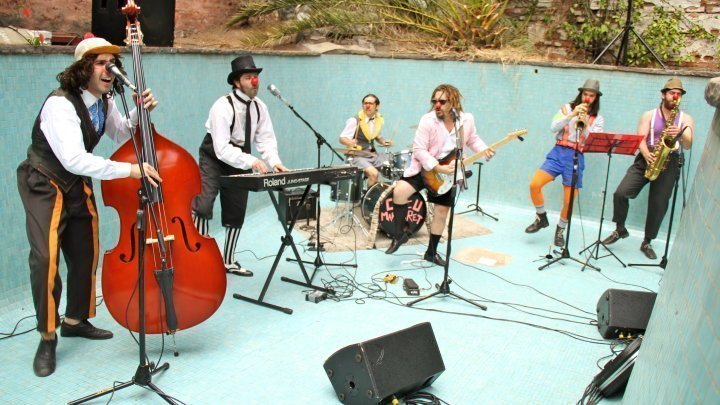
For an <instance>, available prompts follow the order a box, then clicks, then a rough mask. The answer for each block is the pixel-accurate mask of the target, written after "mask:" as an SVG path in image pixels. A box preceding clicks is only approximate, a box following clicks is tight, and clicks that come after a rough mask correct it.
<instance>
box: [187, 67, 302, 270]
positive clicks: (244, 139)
mask: <svg viewBox="0 0 720 405" xmlns="http://www.w3.org/2000/svg"><path fill="white" fill-rule="evenodd" d="M230 66H231V69H232V71H231V72H230V74H229V75H228V77H227V82H228V84H229V85H231V86H232V91H231V92H230V93H229V94H227V95H225V96H223V97H220V98H219V99H218V100H217V101H215V103H214V104H213V106H212V107H211V108H210V114H209V117H208V120H207V122H206V123H205V127H206V129H207V134H206V135H205V138H204V139H203V142H202V144H201V145H200V160H199V162H200V176H201V178H202V191H201V193H200V195H198V196H196V197H195V199H194V200H193V204H192V209H193V219H194V222H195V227H197V229H198V231H200V233H202V234H204V235H208V234H209V233H210V232H209V231H210V230H209V222H210V220H211V219H212V215H213V205H214V204H215V197H217V195H218V193H220V209H221V221H222V226H223V227H225V247H224V249H223V258H224V260H225V269H226V271H227V272H228V273H232V274H235V275H239V276H246V277H250V276H252V275H253V273H252V271H250V270H248V269H246V268H243V267H242V266H241V265H240V264H239V263H238V262H237V261H235V247H236V245H237V242H238V238H239V236H240V229H242V226H243V222H244V221H245V211H246V209H247V202H248V190H245V189H238V188H230V187H227V186H223V185H221V184H220V176H227V175H233V174H245V173H252V172H253V171H256V172H259V173H267V172H268V171H270V169H269V168H268V165H269V166H270V167H271V168H272V170H273V171H276V172H283V171H287V170H288V169H287V168H286V167H285V166H283V164H282V162H281V161H280V156H279V155H278V147H277V140H276V139H275V131H274V130H273V126H272V122H271V120H270V114H269V113H268V109H267V106H266V105H265V103H264V102H262V100H260V99H259V98H257V93H258V89H259V86H260V80H259V77H258V75H259V74H260V72H261V71H262V68H258V67H256V66H255V62H254V60H253V58H252V56H251V55H241V56H238V57H237V58H235V59H234V60H233V61H232V62H231V64H230ZM253 148H255V149H256V150H257V151H259V152H260V155H261V156H262V160H261V159H258V158H256V157H255V156H253V155H252V150H253ZM265 162H267V165H266V164H265Z"/></svg>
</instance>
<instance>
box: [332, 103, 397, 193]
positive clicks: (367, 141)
mask: <svg viewBox="0 0 720 405" xmlns="http://www.w3.org/2000/svg"><path fill="white" fill-rule="evenodd" d="M378 108H380V99H379V98H377V96H376V95H374V94H368V95H367V96H365V97H363V99H362V110H360V112H358V114H357V115H356V116H354V117H352V118H348V120H347V121H346V122H345V128H344V129H343V131H342V133H341V134H340V143H341V144H343V145H345V146H347V147H348V148H351V149H357V150H362V151H365V152H370V153H373V156H371V157H364V156H356V157H355V158H354V159H353V164H354V165H355V166H357V167H359V168H360V170H362V171H363V172H364V173H365V176H367V179H368V184H367V185H368V189H369V188H370V187H372V186H373V185H375V183H377V181H378V169H379V168H381V167H383V165H384V164H385V163H387V162H388V156H387V155H386V154H384V153H377V152H376V150H375V142H377V143H378V145H382V146H390V145H392V144H391V142H390V141H386V140H385V139H383V137H382V127H383V123H384V119H383V117H382V115H380V112H379V111H378Z"/></svg>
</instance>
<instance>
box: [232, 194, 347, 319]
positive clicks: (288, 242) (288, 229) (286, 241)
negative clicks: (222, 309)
mask: <svg viewBox="0 0 720 405" xmlns="http://www.w3.org/2000/svg"><path fill="white" fill-rule="evenodd" d="M310 186H311V184H308V185H307V186H306V187H305V192H304V193H303V195H302V198H301V199H300V204H299V205H298V206H300V207H302V206H303V204H305V199H306V198H307V196H308V194H309V192H310ZM268 195H270V200H272V203H273V206H274V207H275V211H276V212H277V213H278V217H280V216H281V210H282V207H280V204H279V203H278V200H277V198H276V197H275V194H274V190H268ZM299 213H300V210H297V211H296V212H295V213H294V214H292V219H291V221H290V225H288V224H287V223H285V222H284V221H280V225H282V227H283V230H284V231H285V236H283V237H282V238H280V240H281V241H282V244H281V245H280V249H278V252H277V255H275V261H274V262H273V265H272V267H271V268H270V273H269V274H268V276H267V279H265V285H264V286H263V288H262V292H260V296H259V297H258V298H257V299H254V298H250V297H246V296H244V295H241V294H233V298H236V299H239V300H243V301H248V302H252V303H253V304H257V305H261V306H264V307H266V308H270V309H274V310H276V311H282V312H284V313H286V314H288V315H290V314H292V313H293V310H292V309H291V308H285V307H281V306H278V305H273V304H270V303H268V302H265V301H264V299H265V293H266V292H267V289H268V287H269V286H270V281H272V278H273V276H274V275H275V270H277V266H278V264H279V263H280V259H281V258H282V255H283V253H284V252H285V248H286V247H288V246H290V248H291V249H292V251H293V254H294V255H295V259H296V260H297V263H298V265H299V266H300V271H301V272H302V275H303V277H304V278H305V282H304V283H303V282H301V281H296V280H292V279H289V278H287V277H281V278H280V279H281V280H282V281H285V282H289V283H293V284H297V285H300V286H303V287H306V288H312V289H313V290H318V291H324V292H326V293H328V294H332V295H334V294H335V291H334V290H332V289H330V288H323V287H319V286H316V285H313V284H312V281H311V280H310V277H309V276H308V274H307V272H306V271H305V266H303V262H302V259H301V258H300V252H299V251H298V249H297V246H295V241H294V240H293V237H292V230H293V228H295V222H296V220H297V217H298V215H299Z"/></svg>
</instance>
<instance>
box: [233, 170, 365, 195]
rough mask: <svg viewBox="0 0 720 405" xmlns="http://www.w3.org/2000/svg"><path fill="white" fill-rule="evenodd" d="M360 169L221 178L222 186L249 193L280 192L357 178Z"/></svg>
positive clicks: (304, 171) (303, 171)
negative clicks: (291, 188)
mask: <svg viewBox="0 0 720 405" xmlns="http://www.w3.org/2000/svg"><path fill="white" fill-rule="evenodd" d="M357 172H358V168H357V167H355V166H350V165H339V166H329V167H321V168H319V169H317V168H315V169H296V170H290V171H287V172H280V173H265V174H262V173H250V174H235V175H232V176H221V177H220V184H222V185H223V186H225V187H234V188H239V189H243V190H249V191H266V190H278V189H281V188H288V187H301V186H307V185H310V184H329V183H332V182H334V181H338V180H343V179H349V178H351V177H353V176H355V175H356V174H357Z"/></svg>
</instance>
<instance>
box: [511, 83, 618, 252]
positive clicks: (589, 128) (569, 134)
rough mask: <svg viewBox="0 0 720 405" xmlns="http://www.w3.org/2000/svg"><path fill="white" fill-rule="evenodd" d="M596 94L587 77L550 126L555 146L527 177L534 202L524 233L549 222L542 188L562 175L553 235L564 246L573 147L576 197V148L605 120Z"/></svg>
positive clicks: (580, 175)
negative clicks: (533, 216)
mask: <svg viewBox="0 0 720 405" xmlns="http://www.w3.org/2000/svg"><path fill="white" fill-rule="evenodd" d="M600 96H602V92H601V91H600V82H599V81H597V80H593V79H588V80H586V81H585V83H584V84H583V86H582V87H580V88H578V94H577V96H575V99H574V100H573V101H571V102H569V103H567V104H563V105H562V106H561V107H560V110H559V111H558V112H557V113H556V114H555V116H554V117H553V120H552V124H551V125H550V131H551V132H552V133H553V135H554V136H555V146H553V148H552V149H551V150H550V153H548V154H547V156H546V157H545V162H544V163H543V164H542V166H540V168H539V169H538V170H537V171H536V172H535V174H533V177H532V179H531V180H530V198H531V199H532V202H533V204H534V205H535V212H536V214H535V221H534V222H533V223H532V224H530V226H528V227H527V228H525V232H526V233H535V232H537V231H539V230H540V229H542V228H546V227H548V226H549V225H550V224H549V222H548V218H547V213H546V212H545V198H544V197H543V193H542V189H543V187H545V185H546V184H547V183H549V182H551V181H553V180H555V178H556V177H557V176H559V175H562V183H563V189H564V196H563V207H562V211H561V212H560V219H559V221H558V224H557V227H556V228H555V237H554V243H555V246H558V247H564V246H565V237H564V233H565V228H566V227H567V224H568V208H569V205H570V190H571V187H572V186H571V185H572V176H573V158H574V155H575V149H576V148H578V149H579V159H578V168H577V183H576V184H575V195H576V196H577V190H578V189H580V188H581V187H582V178H583V169H584V168H585V158H584V156H583V154H582V149H580V148H582V145H583V143H584V142H585V138H586V137H587V136H588V134H589V133H590V132H602V130H603V126H604V124H605V119H604V118H603V117H602V115H600V114H599V111H600Z"/></svg>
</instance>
